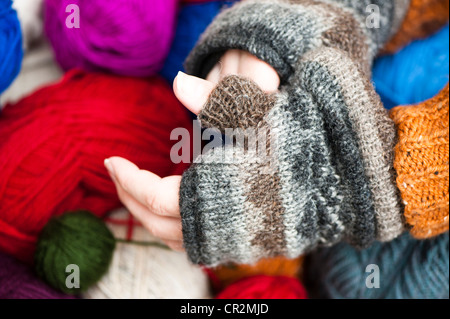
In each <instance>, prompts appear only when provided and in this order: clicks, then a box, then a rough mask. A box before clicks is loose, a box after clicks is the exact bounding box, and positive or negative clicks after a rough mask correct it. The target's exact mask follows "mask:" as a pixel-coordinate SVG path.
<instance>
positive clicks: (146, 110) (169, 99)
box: [0, 70, 192, 262]
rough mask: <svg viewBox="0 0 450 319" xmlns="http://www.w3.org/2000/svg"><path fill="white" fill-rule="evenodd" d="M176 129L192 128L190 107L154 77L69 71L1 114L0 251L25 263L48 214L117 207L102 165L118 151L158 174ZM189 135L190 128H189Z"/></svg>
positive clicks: (168, 166) (177, 168)
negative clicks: (188, 109)
mask: <svg viewBox="0 0 450 319" xmlns="http://www.w3.org/2000/svg"><path fill="white" fill-rule="evenodd" d="M175 128H186V129H187V130H188V132H192V131H191V128H192V120H191V118H190V116H189V113H188V111H186V109H185V108H184V107H183V106H182V105H181V104H180V103H179V102H178V100H177V99H176V97H175V96H174V94H173V92H172V89H171V87H170V86H169V85H168V84H167V83H166V82H165V81H164V80H163V79H160V78H152V79H139V78H131V77H130V78H129V77H121V76H115V75H107V74H101V73H86V72H84V71H80V70H74V71H71V72H68V73H67V74H66V75H65V76H64V78H63V79H62V80H61V81H60V82H58V83H56V84H54V85H51V86H48V87H45V88H43V89H41V90H39V91H37V92H35V93H33V94H32V95H30V96H28V97H26V98H24V99H22V100H21V101H19V102H18V103H16V104H8V105H6V107H5V108H4V109H3V111H2V112H1V113H0V251H3V252H6V253H8V254H11V255H13V256H15V257H16V258H18V259H20V260H24V261H28V262H30V261H31V260H32V257H33V254H34V249H35V245H36V241H37V236H38V235H39V234H40V232H41V230H42V229H43V227H44V226H45V225H46V224H47V222H48V221H49V220H50V218H51V217H53V216H59V215H61V214H63V213H66V212H68V211H75V210H88V211H90V212H92V213H93V214H95V215H96V216H99V217H102V216H104V215H105V214H106V213H107V212H110V211H111V210H113V209H116V208H118V207H121V206H122V205H121V203H120V201H119V198H118V197H117V192H116V188H115V186H114V183H113V182H112V181H111V178H110V176H109V174H108V172H107V170H106V168H105V166H104V160H105V159H106V158H109V157H111V156H121V157H124V158H126V159H128V160H130V161H132V162H134V163H136V165H138V166H139V167H140V168H142V169H145V170H149V171H152V172H154V173H155V174H157V175H159V176H161V177H163V176H169V175H181V174H182V173H183V171H184V170H185V169H186V168H187V165H188V164H184V163H180V164H174V163H173V162H172V160H171V156H170V153H171V149H172V146H173V145H174V144H175V143H177V141H171V139H170V136H171V133H172V131H173V130H174V129H175ZM191 135H192V134H191Z"/></svg>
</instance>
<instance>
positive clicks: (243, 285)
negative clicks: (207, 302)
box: [217, 275, 308, 299]
mask: <svg viewBox="0 0 450 319" xmlns="http://www.w3.org/2000/svg"><path fill="white" fill-rule="evenodd" d="M307 298H308V295H307V292H306V290H305V288H304V287H303V285H302V284H301V283H300V282H299V281H298V280H297V279H295V278H291V277H283V276H265V275H261V276H253V277H247V278H244V279H242V280H240V281H238V282H236V283H234V284H232V285H230V286H228V287H227V288H225V289H224V290H223V291H222V292H221V293H220V294H219V295H217V299H307Z"/></svg>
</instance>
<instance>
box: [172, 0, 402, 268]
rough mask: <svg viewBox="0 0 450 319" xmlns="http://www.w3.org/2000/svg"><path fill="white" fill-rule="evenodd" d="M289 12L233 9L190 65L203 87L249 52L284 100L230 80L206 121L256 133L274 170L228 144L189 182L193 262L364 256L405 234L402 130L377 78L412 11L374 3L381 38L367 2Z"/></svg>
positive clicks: (281, 7)
mask: <svg viewBox="0 0 450 319" xmlns="http://www.w3.org/2000/svg"><path fill="white" fill-rule="evenodd" d="M291 2H292V3H286V2H285V1H282V2H281V1H262V2H261V1H256V2H255V1H244V2H242V3H239V4H237V5H235V6H233V7H232V8H231V9H228V10H225V11H224V12H222V13H221V14H220V15H219V16H218V18H217V19H216V20H215V21H214V22H213V23H212V25H211V26H210V27H209V28H208V29H207V31H206V32H205V33H204V34H203V36H202V38H201V39H200V41H199V43H198V45H197V46H196V47H195V48H194V50H193V51H192V52H191V54H190V56H189V57H188V59H187V61H186V69H187V71H188V72H189V73H191V74H193V75H196V76H205V75H206V74H207V73H208V72H209V70H210V68H211V67H212V66H213V65H214V64H215V63H216V62H217V61H218V59H220V56H221V54H222V53H223V52H224V51H226V50H228V49H230V48H237V49H244V50H247V51H249V52H250V53H252V54H254V55H256V56H258V57H259V58H260V59H262V60H264V61H266V62H268V63H269V64H271V65H272V66H273V67H274V68H275V69H276V70H277V72H278V74H279V75H280V78H281V82H282V87H281V93H279V94H274V95H267V94H265V93H264V92H262V91H261V90H260V89H259V88H258V87H257V85H256V84H254V83H253V82H251V81H249V80H246V79H243V78H241V77H237V76H230V77H227V78H225V79H224V80H223V81H222V82H221V83H219V85H218V86H217V88H216V89H215V90H214V91H213V93H212V94H211V96H210V98H209V101H208V103H206V105H205V106H204V108H203V110H202V112H201V114H200V115H199V118H200V119H201V121H202V125H203V126H205V127H214V128H218V129H220V130H221V131H222V132H223V133H226V132H225V130H226V128H234V129H248V128H256V129H259V130H262V131H266V132H268V135H269V136H270V139H269V142H267V143H266V144H267V145H266V146H267V149H268V154H269V160H268V161H262V162H255V158H256V157H257V156H256V155H255V153H254V152H253V148H250V147H248V146H250V144H248V145H245V143H244V144H242V143H237V144H236V146H235V147H233V145H232V144H229V145H227V146H225V147H224V148H223V149H222V150H221V152H218V151H215V152H209V153H206V154H203V156H202V162H201V163H199V164H195V165H193V166H192V167H191V168H190V169H189V170H188V171H187V172H185V174H184V176H183V180H182V184H181V191H180V207H181V214H182V222H183V232H184V242H185V246H186V249H187V251H188V253H189V255H190V257H191V259H192V261H194V262H197V263H203V264H207V265H217V264H221V263H224V262H229V261H236V262H241V263H252V262H254V261H255V260H258V259H260V258H263V257H274V256H279V255H283V256H286V257H289V258H294V257H297V256H299V255H301V254H303V253H305V252H308V251H310V250H313V249H315V248H316V247H318V246H322V245H331V244H334V243H337V242H339V241H342V240H345V241H347V242H349V243H351V244H352V245H354V246H357V247H367V246H369V245H370V244H372V243H373V241H375V240H380V241H389V240H392V239H393V238H395V237H397V236H398V235H399V234H401V233H402V231H403V221H402V207H401V203H400V196H399V194H398V190H397V188H396V185H395V171H394V169H393V148H394V146H395V127H394V123H393V121H392V120H391V119H390V118H389V116H388V114H387V112H386V111H385V109H384V108H383V106H382V104H381V102H380V100H379V97H378V96H377V95H376V93H375V91H374V89H373V86H372V84H371V82H370V67H371V64H372V59H373V57H375V56H376V54H377V52H378V51H379V49H380V48H382V47H383V46H384V44H385V43H386V41H387V40H388V39H389V38H390V37H391V36H392V35H393V34H394V33H395V31H396V29H397V28H398V26H399V25H400V23H401V21H402V18H403V16H404V14H405V12H406V10H407V8H408V3H409V2H408V1H389V2H388V1H376V4H377V5H378V6H379V8H380V10H381V14H382V15H383V16H385V17H388V19H385V20H383V21H382V25H381V27H380V28H378V29H377V28H374V29H368V28H366V25H365V20H366V12H365V8H366V7H367V5H368V4H369V2H368V1H347V0H346V1H309V0H308V1H306V0H305V1H291ZM293 2H295V3H293ZM372 2H373V1H372ZM268 21H270V23H269V22H268ZM252 152H253V153H252ZM224 158H228V159H229V158H233V159H234V161H233V162H232V163H226V162H224V160H223V159H224Z"/></svg>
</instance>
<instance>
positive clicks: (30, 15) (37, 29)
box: [13, 0, 44, 49]
mask: <svg viewBox="0 0 450 319" xmlns="http://www.w3.org/2000/svg"><path fill="white" fill-rule="evenodd" d="M42 2H43V0H13V8H14V9H16V11H17V15H18V17H19V21H20V25H21V29H22V36H23V45H24V47H25V49H28V48H29V47H30V46H31V45H33V44H34V43H35V42H36V41H38V40H39V39H40V38H42V35H43V32H44V21H43V17H42Z"/></svg>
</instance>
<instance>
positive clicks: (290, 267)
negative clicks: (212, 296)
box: [210, 257, 303, 289]
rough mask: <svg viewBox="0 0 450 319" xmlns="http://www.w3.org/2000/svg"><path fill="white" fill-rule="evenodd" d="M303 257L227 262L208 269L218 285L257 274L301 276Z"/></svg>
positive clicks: (227, 284)
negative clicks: (249, 262) (241, 263)
mask: <svg viewBox="0 0 450 319" xmlns="http://www.w3.org/2000/svg"><path fill="white" fill-rule="evenodd" d="M302 266H303V257H299V258H295V259H288V258H285V257H275V258H267V259H262V260H260V261H259V262H257V263H256V264H254V265H239V264H227V265H221V266H218V267H215V268H212V269H210V278H211V280H212V282H213V283H214V284H215V285H216V286H217V287H218V289H221V288H220V287H227V286H229V285H231V284H232V283H234V282H236V281H238V280H240V279H242V278H246V277H252V276H257V275H267V276H284V277H292V278H298V277H300V276H301V273H302Z"/></svg>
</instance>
